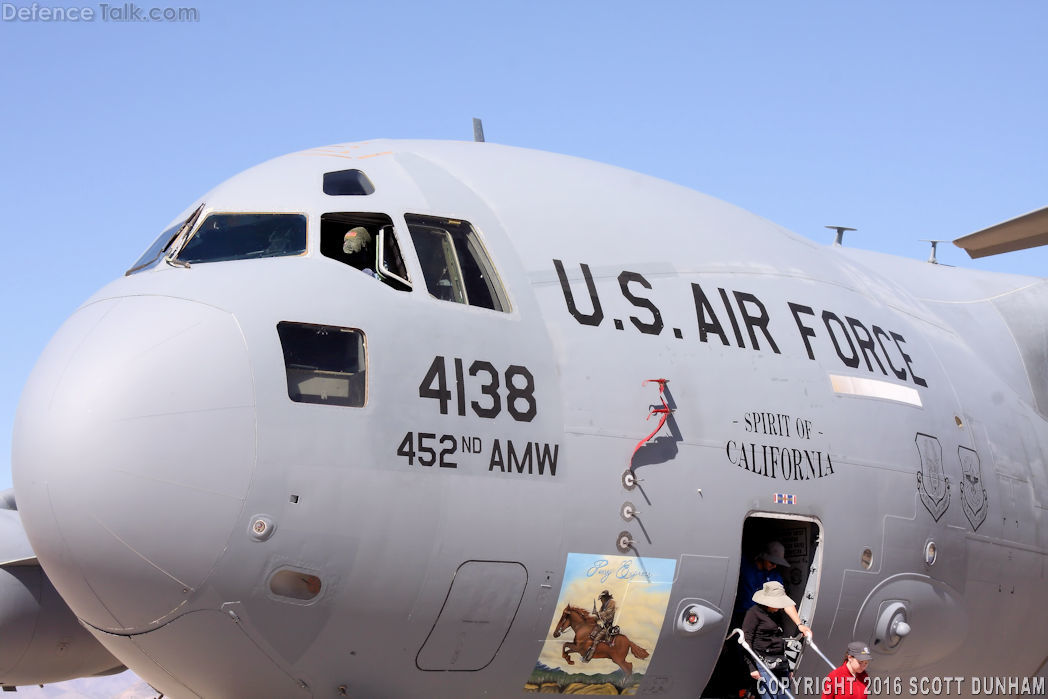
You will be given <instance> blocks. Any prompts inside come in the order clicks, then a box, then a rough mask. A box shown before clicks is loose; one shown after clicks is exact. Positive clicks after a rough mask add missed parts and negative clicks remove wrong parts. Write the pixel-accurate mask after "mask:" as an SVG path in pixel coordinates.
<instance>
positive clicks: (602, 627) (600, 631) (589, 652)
mask: <svg viewBox="0 0 1048 699" xmlns="http://www.w3.org/2000/svg"><path fill="white" fill-rule="evenodd" d="M599 599H600V609H599V610H597V623H596V625H594V627H593V630H592V631H590V638H591V639H592V640H593V643H591V644H590V647H589V648H587V649H586V655H585V656H583V660H585V661H587V662H588V661H589V660H590V659H591V658H593V653H594V652H595V651H596V650H597V644H598V643H601V642H604V643H608V642H610V640H611V636H612V634H613V633H614V632H615V631H616V629H614V628H613V627H612V622H614V621H615V599H614V598H613V597H612V596H611V593H610V592H608V591H607V590H604V591H603V592H601V593H600V597H599Z"/></svg>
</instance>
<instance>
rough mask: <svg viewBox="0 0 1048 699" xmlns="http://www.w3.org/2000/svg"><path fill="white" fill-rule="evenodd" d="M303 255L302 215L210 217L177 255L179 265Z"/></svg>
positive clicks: (304, 246)
mask: <svg viewBox="0 0 1048 699" xmlns="http://www.w3.org/2000/svg"><path fill="white" fill-rule="evenodd" d="M305 251H306V217H305V216H304V215H302V214H211V215H209V216H208V217H207V218H206V219H204V222H203V223H202V224H200V227H199V228H197V230H196V232H195V233H194V234H193V237H192V238H190V239H189V242H187V243H186V244H185V245H184V246H183V247H182V249H181V250H180V251H179V252H178V256H177V259H178V260H179V261H180V262H189V263H196V262H228V261H229V260H251V259H255V258H259V257H286V256H290V255H301V254H302V253H304V252H305Z"/></svg>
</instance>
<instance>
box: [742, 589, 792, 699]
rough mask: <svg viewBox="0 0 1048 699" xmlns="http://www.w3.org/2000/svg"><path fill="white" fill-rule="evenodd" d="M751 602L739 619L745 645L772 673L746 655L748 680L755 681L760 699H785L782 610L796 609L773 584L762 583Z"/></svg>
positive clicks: (786, 677) (786, 673)
mask: <svg viewBox="0 0 1048 699" xmlns="http://www.w3.org/2000/svg"><path fill="white" fill-rule="evenodd" d="M753 601H754V602H755V604H754V605H753V606H752V607H750V608H749V610H748V611H747V612H746V616H745V617H744V618H743V620H742V632H743V635H744V636H745V638H746V643H748V644H749V646H750V648H751V649H753V652H754V653H756V654H757V655H758V656H760V658H761V660H762V661H763V662H764V664H765V665H766V666H767V667H768V669H769V670H771V671H772V673H773V674H771V675H769V674H768V672H767V671H765V669H764V668H762V667H759V666H758V665H757V663H756V662H754V660H753V658H751V657H750V656H749V655H747V656H746V664H747V665H749V668H750V677H752V678H753V679H755V680H757V691H758V692H759V693H760V696H761V699H780V698H782V699H785V697H786V693H785V691H784V690H786V689H787V688H788V687H789V676H790V664H789V662H788V661H787V660H786V640H785V638H783V631H782V624H783V622H784V621H785V615H784V614H783V611H782V610H783V609H785V608H786V607H794V608H796V606H797V605H796V604H795V603H794V601H793V600H792V599H790V598H789V597H788V596H787V595H786V590H785V588H783V586H782V583H780V582H777V581H771V582H766V583H764V586H763V587H761V589H759V590H757V591H756V592H754V593H753Z"/></svg>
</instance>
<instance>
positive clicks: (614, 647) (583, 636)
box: [553, 590, 648, 682]
mask: <svg viewBox="0 0 1048 699" xmlns="http://www.w3.org/2000/svg"><path fill="white" fill-rule="evenodd" d="M606 592H607V591H606V590H605V593H606ZM608 600H609V601H610V600H611V595H610V594H609V595H608ZM603 608H604V606H603V605H602V609H603ZM611 611H612V615H611V616H607V617H606V618H607V619H608V622H607V623H608V625H609V626H610V623H611V618H612V616H614V604H612V608H611ZM598 615H599V612H598V614H590V613H589V612H587V611H586V610H585V609H583V608H582V607H576V606H574V605H571V604H569V605H567V606H566V607H564V612H563V613H562V614H561V615H560V621H559V622H557V628H555V629H554V630H553V638H557V637H558V636H560V635H561V634H562V633H564V632H565V631H567V630H568V629H569V628H570V629H571V630H572V631H574V632H575V640H574V641H573V642H569V643H565V644H564V647H563V649H562V650H561V655H562V657H563V658H564V660H566V661H567V663H568V665H574V664H575V661H573V660H572V659H571V654H572V653H578V654H579V655H581V656H582V660H583V662H588V661H590V660H591V659H593V658H607V659H609V660H611V661H612V662H613V663H615V664H616V665H618V666H619V667H620V668H621V669H622V674H623V675H624V676H625V681H626V682H629V680H630V677H631V676H632V675H633V663H631V662H629V661H628V660H626V655H627V654H628V653H630V652H632V653H633V655H634V657H636V658H640V659H641V660H643V659H644V658H647V657H648V651H647V650H645V649H644V648H641V647H640V646H638V645H637V644H636V643H634V642H633V641H631V640H630V639H629V636H627V635H625V634H622V633H619V634H613V635H611V637H610V638H607V637H606V636H604V635H603V634H602V635H601V638H602V639H604V640H597V638H596V636H595V634H594V632H595V631H597V629H598V628H599V627H600V626H601V624H600V622H599V621H598ZM605 630H608V629H605Z"/></svg>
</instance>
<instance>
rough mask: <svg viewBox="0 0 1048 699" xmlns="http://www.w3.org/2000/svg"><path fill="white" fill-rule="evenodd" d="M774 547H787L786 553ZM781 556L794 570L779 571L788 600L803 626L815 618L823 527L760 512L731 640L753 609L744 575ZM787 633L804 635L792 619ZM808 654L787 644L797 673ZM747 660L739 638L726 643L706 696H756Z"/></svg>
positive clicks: (744, 563) (745, 538)
mask: <svg viewBox="0 0 1048 699" xmlns="http://www.w3.org/2000/svg"><path fill="white" fill-rule="evenodd" d="M773 542H775V543H778V544H781V545H782V548H781V550H780V549H779V548H778V546H776V545H775V543H773ZM780 552H781V555H782V557H783V558H784V559H785V561H786V562H787V563H788V565H787V566H783V565H781V564H779V565H777V566H776V567H775V572H777V573H778V574H779V576H780V577H781V578H782V583H783V587H784V588H785V589H786V594H787V596H789V598H790V599H792V600H793V601H794V602H795V603H796V604H797V614H798V616H799V617H800V620H801V623H803V624H806V625H810V623H811V620H812V618H813V617H814V615H815V603H816V601H817V600H818V596H819V578H820V575H821V572H822V527H821V525H820V524H819V522H818V520H816V519H815V518H814V517H806V516H799V515H785V514H780V513H775V512H755V513H752V514H750V515H749V516H747V517H746V521H745V522H744V523H743V527H742V543H741V557H740V566H739V571H738V575H737V576H736V592H735V602H734V606H733V608H732V616H731V624H730V625H729V626H728V633H729V635H730V634H731V632H732V631H733V630H734V629H736V628H740V627H741V626H742V620H743V617H744V616H745V614H746V610H747V609H748V608H749V607H750V606H752V600H751V599H750V595H751V594H752V592H744V588H745V587H746V582H745V577H746V576H745V575H744V571H745V570H747V569H751V570H752V568H753V567H754V566H755V565H758V564H757V563H756V561H758V560H760V559H770V558H776V557H777V556H776V554H779V553H780ZM744 597H745V598H746V599H743V598H744ZM783 633H784V635H785V636H786V637H787V638H789V637H791V636H797V635H798V633H799V632H798V630H797V628H796V626H795V625H794V624H793V623H792V622H791V621H790V620H789V619H787V620H786V625H785V626H784V627H783ZM802 650H803V646H802V645H801V644H800V643H799V642H798V643H787V646H786V657H787V658H788V659H789V662H790V667H791V669H793V668H796V666H797V663H798V662H800V655H801V651H802ZM744 655H745V650H743V648H742V646H740V645H739V643H738V642H737V637H736V636H734V635H730V636H729V638H727V639H726V640H725V642H724V645H723V647H722V649H721V654H720V657H719V658H718V659H717V665H716V667H715V668H714V671H713V674H712V675H711V676H710V680H709V682H708V683H707V684H706V688H705V689H704V690H703V692H702V696H703V697H710V698H714V697H718V698H720V697H732V699H737V698H738V697H740V696H745V692H746V690H747V689H749V690H751V691H755V683H754V682H752V681H751V679H750V676H749V669H748V667H747V665H746V662H745V659H744V657H743V656H744Z"/></svg>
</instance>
